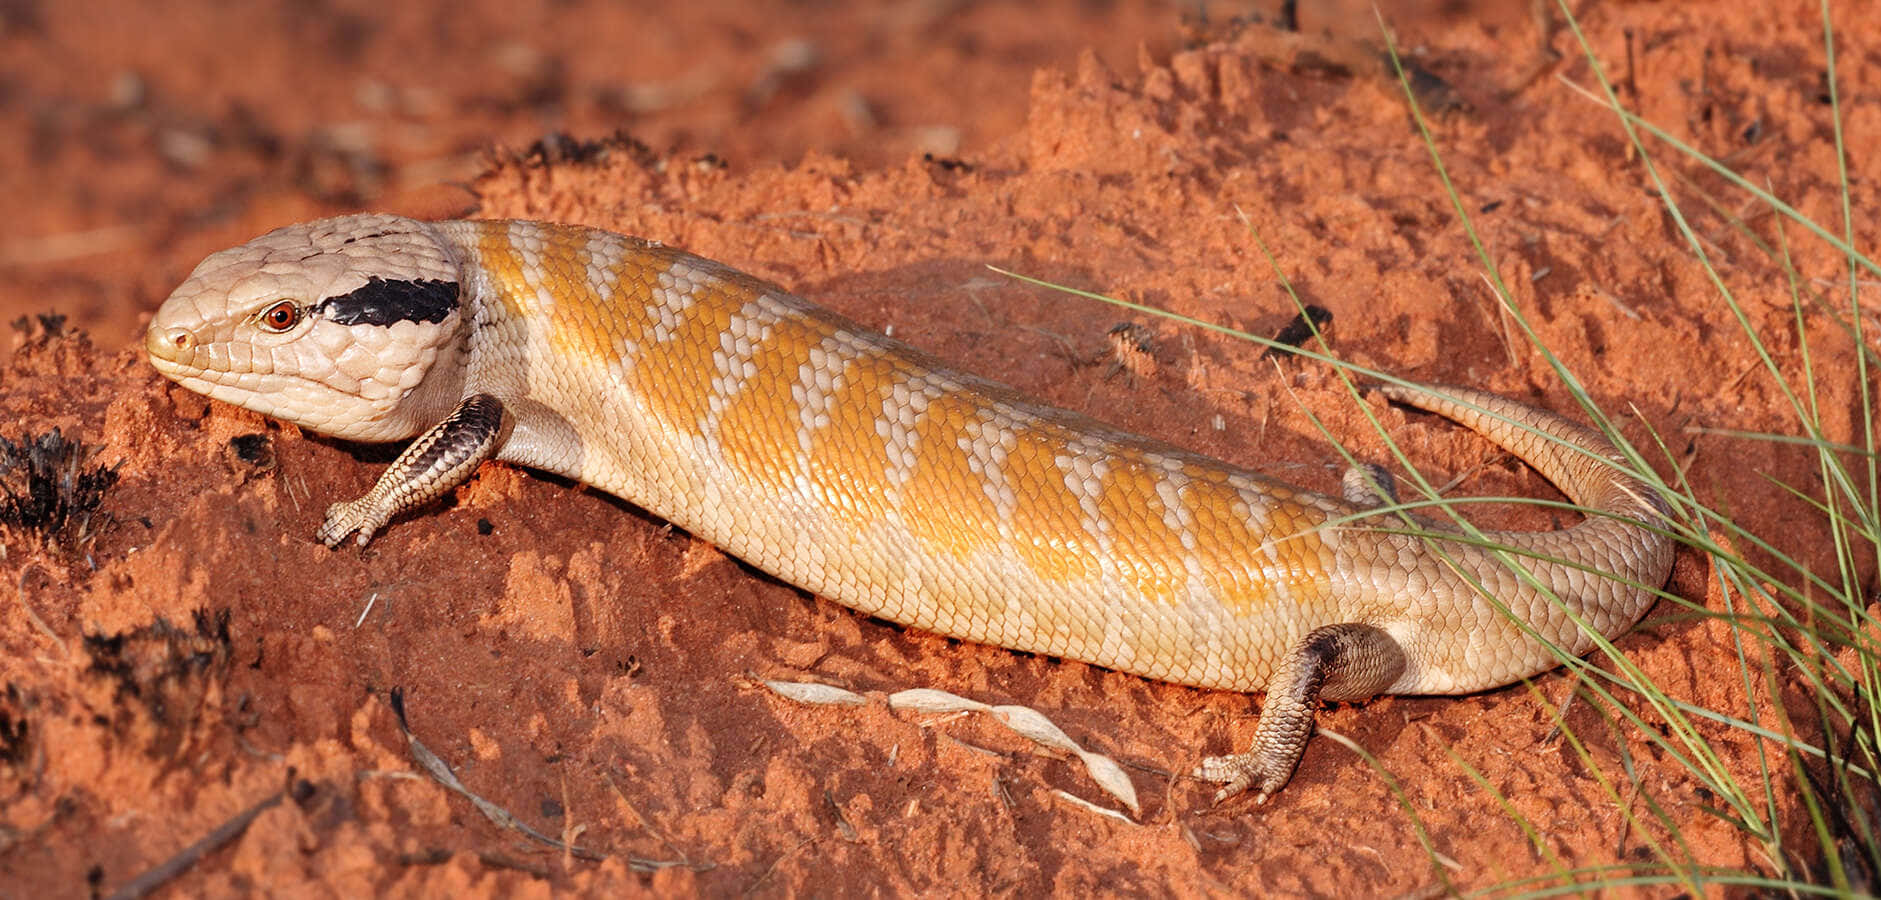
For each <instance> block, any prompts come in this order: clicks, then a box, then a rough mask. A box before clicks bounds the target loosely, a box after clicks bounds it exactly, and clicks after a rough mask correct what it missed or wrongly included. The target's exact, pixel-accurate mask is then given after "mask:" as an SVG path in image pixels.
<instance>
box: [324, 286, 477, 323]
mask: <svg viewBox="0 0 1881 900" xmlns="http://www.w3.org/2000/svg"><path fill="white" fill-rule="evenodd" d="M315 309H316V310H317V311H318V312H319V314H320V317H321V318H323V319H327V320H328V321H332V322H338V323H340V324H341V325H378V326H381V327H383V326H387V325H391V324H393V323H395V322H431V323H434V324H435V323H437V322H442V321H444V317H445V316H448V315H450V314H451V313H452V312H453V311H454V310H456V309H457V282H455V281H439V280H437V279H435V278H432V279H427V280H424V281H404V280H399V281H387V280H385V279H383V278H380V277H378V276H377V275H374V276H371V277H369V278H367V279H366V284H365V286H364V287H361V288H359V289H357V290H354V291H352V292H351V293H346V294H341V295H339V296H337V297H328V298H327V299H325V300H322V301H320V305H319V306H318V307H315Z"/></svg>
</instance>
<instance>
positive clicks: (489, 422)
mask: <svg viewBox="0 0 1881 900" xmlns="http://www.w3.org/2000/svg"><path fill="white" fill-rule="evenodd" d="M510 424H511V422H510V417H509V416H508V415H506V414H505V413H504V411H503V402H502V401H501V400H498V399H496V397H495V396H493V395H491V394H472V395H471V396H469V397H466V398H464V401H463V402H462V403H459V404H458V405H457V408H456V409H454V410H452V411H451V414H450V415H449V416H446V417H445V418H444V421H442V422H439V423H438V424H436V425H433V426H432V427H431V430H429V431H426V432H425V433H424V434H421V435H419V436H418V439H417V440H415V441H412V443H411V446H409V447H406V448H405V452H403V453H400V454H399V455H398V458H397V459H395V460H393V461H392V465H391V467H390V468H388V469H386V470H385V474H383V475H380V476H379V480H378V482H377V483H375V484H373V486H372V490H370V491H367V492H366V495H365V496H363V497H360V498H359V499H357V500H349V501H346V502H343V503H335V504H333V505H332V506H330V507H328V508H327V519H326V522H324V523H322V524H321V526H320V530H319V531H316V532H314V538H315V539H316V540H318V541H320V543H322V544H325V545H327V546H328V547H336V546H339V543H340V541H343V540H345V539H346V536H347V535H349V534H352V533H353V532H358V533H359V537H358V539H357V540H358V542H359V546H361V547H364V546H366V542H367V541H370V540H372V536H373V534H375V533H377V532H378V530H379V529H381V528H384V527H385V523H387V522H389V521H391V519H392V517H393V516H395V515H398V514H399V513H401V512H404V511H405V510H408V509H412V508H413V507H417V506H420V505H423V504H425V503H428V502H430V501H432V500H435V499H437V498H439V497H442V496H444V495H445V493H447V492H449V491H450V490H451V489H452V488H455V487H457V486H458V485H460V484H463V483H464V482H465V481H467V480H469V478H470V473H472V472H475V471H476V470H477V466H479V465H481V464H482V463H483V461H484V460H486V459H489V458H491V457H493V456H495V455H496V452H497V450H499V449H501V448H502V446H503V440H504V439H505V438H506V437H507V436H508V434H509V429H510Z"/></svg>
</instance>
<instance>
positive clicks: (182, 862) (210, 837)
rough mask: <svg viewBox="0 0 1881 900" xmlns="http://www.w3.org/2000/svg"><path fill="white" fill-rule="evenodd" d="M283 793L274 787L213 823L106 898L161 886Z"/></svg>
mask: <svg viewBox="0 0 1881 900" xmlns="http://www.w3.org/2000/svg"><path fill="white" fill-rule="evenodd" d="M286 796H287V792H286V791H275V792H274V793H273V794H272V795H270V796H269V797H268V798H267V799H266V800H263V801H261V802H260V803H257V804H255V805H254V806H251V807H249V808H247V809H245V810H242V811H241V812H239V813H236V814H235V817H234V818H232V819H229V820H228V821H227V822H223V823H222V824H221V825H219V826H216V829H215V830H214V831H211V832H209V833H208V834H207V835H204V836H203V838H202V839H201V840H199V841H197V842H196V843H194V844H191V845H189V846H187V847H184V848H183V850H182V852H180V853H178V854H176V855H175V856H172V857H170V858H169V859H166V860H164V861H163V862H161V863H159V864H158V865H157V867H156V868H154V869H150V870H148V871H146V872H144V874H142V875H139V876H137V877H136V878H133V879H131V880H130V881H128V882H126V883H125V884H124V886H122V887H120V888H118V889H117V890H115V891H112V892H111V896H110V897H109V898H107V900H136V898H138V897H142V896H144V895H145V894H148V893H150V892H151V891H154V890H156V889H157V888H160V887H162V886H163V885H164V884H166V883H167V882H169V880H170V879H172V878H175V877H176V876H178V875H181V874H183V872H184V871H186V870H188V869H189V867H191V866H193V865H195V864H196V863H197V862H199V861H201V859H202V858H203V857H205V856H208V855H209V854H211V853H214V852H215V851H217V850H218V849H221V847H222V845H223V844H226V843H228V842H230V841H232V840H235V839H236V838H237V837H240V836H241V834H242V832H244V831H247V830H248V825H249V823H251V822H253V821H255V818H256V817H258V816H260V815H261V814H262V813H264V812H267V811H268V810H270V809H273V808H274V807H276V806H278V805H280V803H281V800H282V799H283V798H285V797H286Z"/></svg>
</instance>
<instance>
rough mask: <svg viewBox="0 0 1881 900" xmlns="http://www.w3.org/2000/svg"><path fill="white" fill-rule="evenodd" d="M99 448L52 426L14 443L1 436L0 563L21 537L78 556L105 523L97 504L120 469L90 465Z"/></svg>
mask: <svg viewBox="0 0 1881 900" xmlns="http://www.w3.org/2000/svg"><path fill="white" fill-rule="evenodd" d="M97 452H98V448H97V447H93V446H88V445H87V444H85V443H84V442H83V441H78V440H72V439H67V438H66V437H65V435H63V434H61V433H60V432H59V429H57V428H54V429H52V430H51V431H48V432H46V433H44V434H41V435H38V436H37V437H34V436H31V435H26V436H22V437H21V438H20V440H19V442H18V443H15V442H13V441H11V440H8V439H7V438H5V437H0V559H4V558H5V556H6V553H7V549H8V547H9V546H11V545H12V544H13V543H14V542H16V541H18V540H20V539H21V538H30V539H35V540H37V541H38V542H39V544H40V546H42V547H45V548H47V549H55V550H62V551H66V552H70V553H73V554H81V553H83V552H84V551H85V550H86V548H88V547H89V546H90V545H91V542H92V541H93V540H94V539H96V538H97V536H98V533H99V531H101V530H102V528H103V526H104V525H105V524H106V522H107V521H108V517H106V516H101V515H100V514H99V512H98V508H99V506H100V505H101V504H102V503H103V502H104V496H105V492H107V491H109V490H110V489H111V487H112V486H113V485H115V484H117V481H118V465H121V463H119V464H117V465H111V466H103V465H91V464H90V463H91V458H92V457H93V456H95V455H96V454H97Z"/></svg>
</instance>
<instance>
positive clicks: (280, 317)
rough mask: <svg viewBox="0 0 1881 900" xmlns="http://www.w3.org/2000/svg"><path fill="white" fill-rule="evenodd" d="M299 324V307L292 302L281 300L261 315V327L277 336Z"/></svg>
mask: <svg viewBox="0 0 1881 900" xmlns="http://www.w3.org/2000/svg"><path fill="white" fill-rule="evenodd" d="M298 324H300V307H299V306H296V305H295V304H294V301H292V300H283V301H281V302H279V303H276V304H275V305H273V306H270V307H268V308H267V309H266V310H264V311H262V313H261V327H263V328H266V329H268V330H269V331H272V332H275V333H277V334H279V333H280V332H283V331H286V330H288V329H289V328H293V327H294V326H295V325H298Z"/></svg>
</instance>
